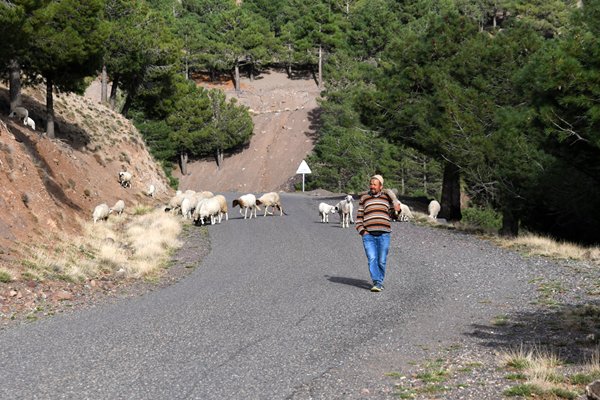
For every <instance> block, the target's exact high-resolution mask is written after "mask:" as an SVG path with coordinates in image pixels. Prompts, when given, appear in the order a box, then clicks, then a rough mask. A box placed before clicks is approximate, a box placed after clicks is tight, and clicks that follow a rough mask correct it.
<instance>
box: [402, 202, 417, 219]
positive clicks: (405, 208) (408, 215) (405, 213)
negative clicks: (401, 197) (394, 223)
mask: <svg viewBox="0 0 600 400" xmlns="http://www.w3.org/2000/svg"><path fill="white" fill-rule="evenodd" d="M413 218H414V217H413V214H412V211H410V208H409V207H408V205H406V204H404V203H401V204H400V215H399V216H398V220H399V221H402V222H408V221H409V220H410V219H413Z"/></svg>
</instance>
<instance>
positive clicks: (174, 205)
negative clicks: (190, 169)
mask: <svg viewBox="0 0 600 400" xmlns="http://www.w3.org/2000/svg"><path fill="white" fill-rule="evenodd" d="M183 199H184V195H183V193H181V192H179V191H178V193H176V194H175V196H173V197H171V200H169V204H168V205H167V207H165V211H171V213H172V214H174V215H176V214H177V211H178V210H179V209H180V208H181V203H182V202H183Z"/></svg>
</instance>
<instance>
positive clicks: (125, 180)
mask: <svg viewBox="0 0 600 400" xmlns="http://www.w3.org/2000/svg"><path fill="white" fill-rule="evenodd" d="M132 178H133V175H132V174H131V172H127V171H120V172H119V183H120V184H121V186H123V187H124V188H130V187H131V179H132Z"/></svg>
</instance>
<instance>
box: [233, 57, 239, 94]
mask: <svg viewBox="0 0 600 400" xmlns="http://www.w3.org/2000/svg"><path fill="white" fill-rule="evenodd" d="M234 79H235V91H236V93H238V94H239V93H240V66H239V64H238V62H237V61H236V62H235V78H234Z"/></svg>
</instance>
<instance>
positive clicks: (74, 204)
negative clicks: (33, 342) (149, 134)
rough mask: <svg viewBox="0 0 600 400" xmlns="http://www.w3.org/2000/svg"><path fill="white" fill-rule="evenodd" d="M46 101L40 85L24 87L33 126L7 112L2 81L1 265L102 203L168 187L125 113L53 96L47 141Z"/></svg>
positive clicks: (161, 193)
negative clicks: (127, 179) (123, 182)
mask: <svg viewBox="0 0 600 400" xmlns="http://www.w3.org/2000/svg"><path fill="white" fill-rule="evenodd" d="M44 104H45V92H44V91H43V90H41V89H28V90H25V91H24V93H23V105H24V106H25V107H26V108H27V109H29V110H30V116H31V117H32V118H33V119H34V120H35V122H36V125H37V131H36V132H34V131H32V130H31V129H29V128H28V127H25V126H23V125H22V123H21V122H20V121H17V120H13V119H9V118H7V115H8V111H9V107H8V90H7V88H6V87H5V86H0V187H2V190H1V191H0V207H1V208H0V249H2V250H1V251H0V264H8V263H11V262H14V261H15V260H22V259H23V258H24V256H26V255H27V254H24V253H26V252H27V251H29V250H28V248H27V246H25V245H26V244H27V243H31V242H40V243H42V244H44V243H45V244H50V245H51V243H52V242H53V241H54V240H59V239H58V238H59V237H60V238H63V239H64V238H65V237H68V235H74V234H78V233H80V232H81V229H82V225H81V221H82V220H91V215H92V211H93V208H94V207H95V206H96V205H97V204H100V203H107V204H109V206H112V205H113V204H114V203H115V202H116V201H117V200H118V199H123V200H124V201H125V203H126V204H127V205H128V206H129V207H131V206H133V205H135V204H136V203H151V200H150V199H149V198H148V197H146V196H145V195H144V193H143V192H144V191H145V190H146V188H147V187H148V185H149V184H154V185H155V186H156V189H157V194H158V198H159V199H160V198H163V199H164V198H165V197H166V196H167V195H168V193H169V192H170V191H171V189H170V188H169V187H168V185H167V181H166V179H165V175H164V172H163V171H162V170H161V168H160V167H159V166H158V165H157V164H156V163H155V162H154V160H153V159H152V157H151V156H150V154H149V152H148V150H147V148H146V146H145V144H144V142H143V140H142V138H141V136H140V134H139V132H138V131H137V130H136V129H135V128H134V127H133V125H132V124H131V123H130V122H129V121H128V120H127V119H125V118H123V117H122V116H121V115H120V114H118V113H115V112H113V111H112V110H110V109H109V108H107V107H104V106H102V105H100V104H97V103H96V102H94V101H92V100H90V99H86V98H84V97H81V96H77V95H66V94H61V95H60V96H55V112H56V121H57V122H58V130H57V133H56V139H54V140H50V139H48V138H47V137H46V136H44V135H42V132H41V130H42V129H43V128H42V127H43V126H44V122H43V120H44V118H45V117H44V115H45V112H44V107H45V106H44ZM121 170H126V171H130V172H132V173H133V175H134V180H133V184H132V187H131V188H129V189H124V188H122V187H121V186H120V185H119V183H118V181H117V176H118V172H119V171H121ZM130 209H132V208H130Z"/></svg>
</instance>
